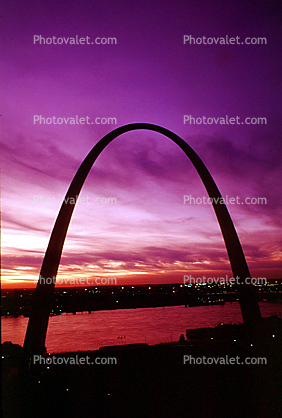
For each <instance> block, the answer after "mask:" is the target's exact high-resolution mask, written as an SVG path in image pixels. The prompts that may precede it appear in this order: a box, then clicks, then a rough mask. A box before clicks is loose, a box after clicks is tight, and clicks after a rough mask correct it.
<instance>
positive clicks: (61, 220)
mask: <svg viewBox="0 0 282 418" xmlns="http://www.w3.org/2000/svg"><path fill="white" fill-rule="evenodd" d="M138 129H146V130H150V131H155V132H158V133H160V134H163V135H165V136H166V137H168V138H169V139H171V140H172V141H173V142H175V143H176V144H177V145H178V146H179V147H180V148H181V149H182V151H184V153H185V154H186V155H187V157H188V158H189V159H190V160H191V162H192V163H193V165H194V167H195V168H196V170H197V172H198V174H199V176H200V177H201V179H202V181H203V183H204V185H205V188H206V190H207V192H208V195H209V197H210V198H211V199H212V202H213V208H214V210H215V213H216V216H217V219H218V222H219V225H220V228H221V232H222V235H223V238H224V241H225V246H226V249H227V253H228V256H229V260H230V264H231V268H232V271H233V274H234V277H237V276H238V277H239V280H240V282H241V284H240V285H238V297H239V303H240V307H241V312H242V317H243V321H244V323H245V325H246V328H247V332H248V334H249V337H250V338H251V339H252V341H255V340H259V335H260V329H261V314H260V310H259V306H258V303H257V300H256V296H255V292H254V287H253V286H252V285H247V284H245V279H246V278H247V277H251V276H250V272H249V269H248V266H247V263H246V259H245V256H244V253H243V250H242V247H241V244H240V241H239V238H238V235H237V233H236V230H235V227H234V225H233V222H232V220H231V217H230V215H229V212H228V210H227V208H226V206H225V204H216V203H215V202H219V199H220V198H222V197H221V194H220V192H219V190H218V188H217V186H216V184H215V182H214V180H213V178H212V176H211V175H210V173H209V171H208V170H207V168H206V166H205V165H204V163H203V162H202V160H201V159H200V158H199V157H198V155H197V154H196V153H195V151H194V150H193V149H192V148H191V147H190V146H189V145H188V144H187V143H186V142H185V141H184V140H183V139H182V138H180V137H179V136H178V135H176V134H175V133H173V132H172V131H170V130H168V129H166V128H163V127H161V126H158V125H154V124H150V123H132V124H128V125H124V126H121V127H119V128H116V129H114V130H113V131H111V132H109V133H108V134H107V135H105V136H104V137H103V138H102V139H101V140H100V141H99V142H98V143H97V144H96V145H95V146H94V147H93V148H92V150H91V151H90V152H89V154H88V155H87V156H86V158H85V159H84V160H83V162H82V164H81V165H80V167H79V169H78V170H77V173H76V175H75V176H74V178H73V180H72V182H71V184H70V187H69V189H68V191H67V193H66V196H65V198H64V201H63V203H62V206H61V208H60V211H59V214H58V216H57V219H56V222H55V225H54V227H53V231H52V234H51V237H50V240H49V244H48V247H47V250H46V253H45V257H44V260H43V263H42V267H41V271H40V277H41V278H45V279H46V278H55V277H56V275H57V271H58V267H59V263H60V259H61V254H62V250H63V245H64V241H65V238H66V234H67V230H68V227H69V223H70V220H71V216H72V213H73V210H74V207H75V205H70V204H67V203H66V202H69V201H70V199H71V198H73V199H75V198H76V196H78V195H79V193H80V191H81V189H82V186H83V184H84V181H85V179H86V177H87V175H88V173H89V171H90V169H91V167H92V166H93V164H94V162H95V160H96V159H97V158H98V156H99V155H100V154H101V152H102V151H103V150H104V148H106V146H107V145H108V144H109V143H110V142H112V141H113V140H114V139H115V138H117V137H118V136H119V135H121V134H123V133H125V132H129V131H134V130H138ZM75 201H76V200H75ZM54 287H55V280H49V283H48V284H47V283H46V281H44V280H38V283H37V288H36V291H35V294H34V298H33V304H32V309H31V315H30V318H29V323H28V327H27V331H26V336H25V342H24V348H25V349H27V350H28V351H29V352H44V351H45V338H46V332H47V327H48V320H49V314H50V311H51V307H52V297H53V293H54Z"/></svg>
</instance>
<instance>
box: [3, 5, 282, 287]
mask: <svg viewBox="0 0 282 418" xmlns="http://www.w3.org/2000/svg"><path fill="white" fill-rule="evenodd" d="M1 15H2V16H3V18H1V20H2V22H3V24H4V41H3V42H2V44H3V45H2V54H1V56H2V57H1V59H2V67H3V69H4V70H3V73H4V78H3V80H4V81H3V86H4V88H3V94H2V97H3V100H2V102H3V110H2V112H1V114H2V116H1V119H2V140H1V156H2V158H1V159H2V185H1V189H2V203H1V205H2V269H3V282H2V283H3V285H4V286H8V287H9V286H16V287H22V286H27V285H28V284H31V283H32V281H33V280H34V279H35V278H36V277H38V274H39V271H40V266H41V263H42V259H43V256H44V252H45V250H46V247H47V244H48V240H49V236H50V233H51V230H52V227H53V224H54V221H55V218H56V216H57V213H58V210H59V207H60V205H61V201H62V200H63V198H64V195H65V192H66V190H67V188H68V186H69V184H70V182H71V180H72V178H73V176H74V175H75V172H76V170H77V169H78V167H79V165H80V164H81V162H82V160H83V158H84V157H85V156H86V155H87V153H88V152H89V151H90V149H91V148H92V147H93V146H94V145H95V144H96V143H97V141H99V140H100V139H101V138H102V136H104V135H105V134H106V133H108V132H109V131H111V130H112V129H114V128H116V127H118V126H121V125H124V124H127V123H132V122H150V123H154V124H158V125H161V126H164V127H165V128H167V129H170V130H172V131H173V132H175V133H176V134H178V135H179V136H181V137H182V138H183V139H184V140H186V141H187V142H188V144H189V145H190V146H192V148H193V149H194V150H195V151H196V152H197V153H198V154H199V156H200V157H201V158H202V160H203V162H204V163H205V164H206V166H207V168H208V169H209V170H210V172H211V174H212V176H213V178H214V179H215V181H216V183H217V185H218V187H219V189H220V191H221V193H222V195H223V196H224V197H225V196H226V195H228V196H229V197H236V196H239V198H240V201H244V199H245V198H246V197H250V198H253V197H254V198H257V197H265V198H266V199H267V204H263V205H262V204H260V205H246V204H244V205H237V204H236V205H228V209H229V211H230V214H231V217H232V219H233V222H234V224H235V227H236V229H237V232H238V235H239V238H240V240H241V243H242V246H243V249H244V252H245V255H246V258H247V262H248V264H249V267H250V271H251V275H252V277H257V276H264V277H267V278H275V277H277V278H278V277H281V155H282V152H281V148H282V147H281V137H280V135H281V134H280V133H281V111H280V100H279V99H281V96H280V95H279V93H280V92H279V87H280V91H281V81H280V80H281V78H280V77H279V76H280V74H281V52H280V41H279V40H280V39H281V32H280V31H279V27H280V26H281V25H280V19H281V6H279V5H278V2H276V1H268V2H265V1H259V2H257V1H256V2H252V1H248V2H244V1H236V2H226V1H215V2H210V1H201V2H193V1H185V2H184V1H179V2H170V1H162V2H161V1H158V2H157V1H155V2H150V3H149V2H148V3H146V2H144V1H142V2H141V1H139V2H138V1H134V2H131V1H120V2H116V1H108V2H96V1H91V2H90V1H86V0H82V1H79V2H78V1H74V0H71V1H68V2H57V1H52V0H51V1H48V2H46V1H43V0H42V1H40V0H39V1H38V0H37V1H29V2H25V1H22V0H20V1H17V2H15V1H11V0H9V1H8V0H6V1H4V7H3V10H2V12H1ZM34 35H41V36H42V37H45V38H48V37H53V36H56V37H65V38H67V37H73V36H75V35H78V36H79V37H86V36H90V38H91V39H93V40H94V39H95V38H96V37H115V38H116V39H117V44H116V45H95V44H94V45H92V44H90V45H39V43H37V44H33V36H34ZM184 35H192V36H193V37H195V38H197V37H202V36H206V37H215V38H216V37H225V36H226V35H229V37H236V36H240V38H241V39H245V38H246V37H265V38H267V44H266V45H189V44H185V45H184V44H183V36H184ZM279 52H280V54H279ZM279 70H280V72H279ZM34 115H42V116H43V117H45V118H47V117H53V116H56V117H57V118H58V117H65V118H67V117H73V116H75V115H79V117H86V116H89V117H90V118H91V120H92V121H93V120H94V119H95V118H96V117H114V118H116V119H117V124H116V125H110V124H105V125H97V124H90V125H47V124H45V125H44V124H41V125H40V124H38V123H37V124H34V123H33V119H34ZM184 115H192V116H194V117H195V118H196V117H203V116H206V117H215V118H216V117H225V115H229V116H231V117H236V116H240V117H241V120H244V119H245V118H246V117H265V118H267V124H265V125H249V126H248V125H246V124H244V125H216V124H212V125H190V124H188V123H187V124H185V125H184V124H183V116H184ZM184 195H191V196H193V197H195V198H197V197H203V196H207V194H206V191H205V189H204V186H203V184H202V182H201V180H200V179H199V177H198V175H197V173H196V171H195V169H194V167H193V166H192V164H191V163H190V161H189V160H188V159H187V157H186V156H185V155H184V153H183V152H182V151H181V150H180V149H179V148H178V147H177V146H176V145H175V144H173V143H172V142H171V141H170V140H169V139H167V138H165V137H163V136H161V135H159V134H157V133H152V132H147V131H135V132H133V133H127V134H124V135H123V136H121V137H119V138H118V139H116V140H115V141H114V142H113V143H112V144H110V145H109V146H108V147H107V148H106V150H105V151H104V152H103V153H102V154H101V156H100V157H99V159H98V160H97V162H96V163H95V165H94V167H93V168H92V171H91V173H90V175H89V176H88V178H87V181H86V183H85V186H84V188H83V190H82V193H81V198H83V197H84V198H88V199H89V201H91V202H94V200H95V199H96V198H102V197H106V198H108V197H114V198H116V204H106V205H101V204H100V205H98V204H93V205H86V204H83V203H79V202H78V204H77V207H76V209H75V212H74V215H73V218H72V221H71V225H70V228H69V233H68V236H67V239H66V243H65V247H64V251H63V255H62V260H61V261H62V263H61V265H60V268H59V276H58V277H62V278H72V277H76V278H79V277H88V278H95V277H97V276H98V277H102V276H104V277H116V278H117V279H118V284H123V283H140V284H141V283H162V282H182V281H183V275H184V274H185V275H189V274H192V275H197V277H200V276H202V275H203V274H205V275H208V276H209V277H210V276H221V275H223V274H228V275H230V276H232V274H231V269H230V266H229V261H228V257H227V253H226V249H225V246H224V242H223V238H222V236H221V233H220V229H219V226H218V223H217V221H216V217H215V214H214V211H213V209H212V207H211V206H210V205H203V204H202V205H192V204H186V205H184V204H183V196H184ZM35 196H37V197H35ZM38 196H41V202H39V201H38V200H39V198H38ZM47 199H49V200H52V202H50V201H47Z"/></svg>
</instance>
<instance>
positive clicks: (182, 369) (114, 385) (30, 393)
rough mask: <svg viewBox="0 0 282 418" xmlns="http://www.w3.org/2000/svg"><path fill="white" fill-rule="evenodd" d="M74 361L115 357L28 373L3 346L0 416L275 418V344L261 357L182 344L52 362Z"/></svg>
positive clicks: (14, 350) (244, 349)
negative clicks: (255, 360)
mask: <svg viewBox="0 0 282 418" xmlns="http://www.w3.org/2000/svg"><path fill="white" fill-rule="evenodd" d="M76 354H79V356H86V355H88V356H90V357H91V360H93V359H94V358H95V357H97V356H99V357H116V358H117V364H108V365H89V366H87V365H80V366H77V365H51V366H50V368H49V369H47V366H46V365H45V366H44V365H42V366H39V365H35V366H34V365H30V366H28V358H27V357H25V355H24V353H23V349H22V348H21V347H19V346H14V345H11V344H7V343H4V344H3V345H2V356H3V355H4V357H5V358H4V360H3V416H4V417H6V418H12V417H14V418H25V417H28V418H33V417H36V418H41V417H42V418H43V417H70V418H72V417H73V418H80V417H83V418H86V417H139V416H140V417H173V418H174V417H181V416H183V417H271V418H274V417H282V396H281V393H282V391H281V382H282V373H281V372H282V362H281V340H280V341H279V339H276V341H271V342H269V343H267V344H265V346H264V348H263V349H260V350H256V349H255V347H251V346H250V345H249V344H246V343H243V342H242V343H231V342H226V341H225V342H224V341H221V342H220V343H219V342H216V341H210V342H207V341H205V342H203V341H198V342H194V343H193V345H191V342H190V343H188V342H187V341H186V342H184V343H182V344H180V343H172V344H161V345H157V346H146V345H140V346H138V345H136V346H133V347H130V346H129V347H128V346H119V347H117V348H113V347H112V348H108V349H104V350H100V351H95V352H79V353H62V354H56V356H57V357H58V356H60V355H61V356H64V357H68V356H75V355H76ZM185 354H191V355H192V356H194V357H197V356H203V355H205V356H209V357H214V356H224V357H225V356H226V355H227V354H228V355H229V356H234V357H236V356H238V355H239V356H240V358H241V359H242V360H243V359H244V358H245V357H256V356H259V357H262V356H263V357H266V358H267V365H191V364H188V363H187V364H183V355H185ZM39 382H40V383H39Z"/></svg>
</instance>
